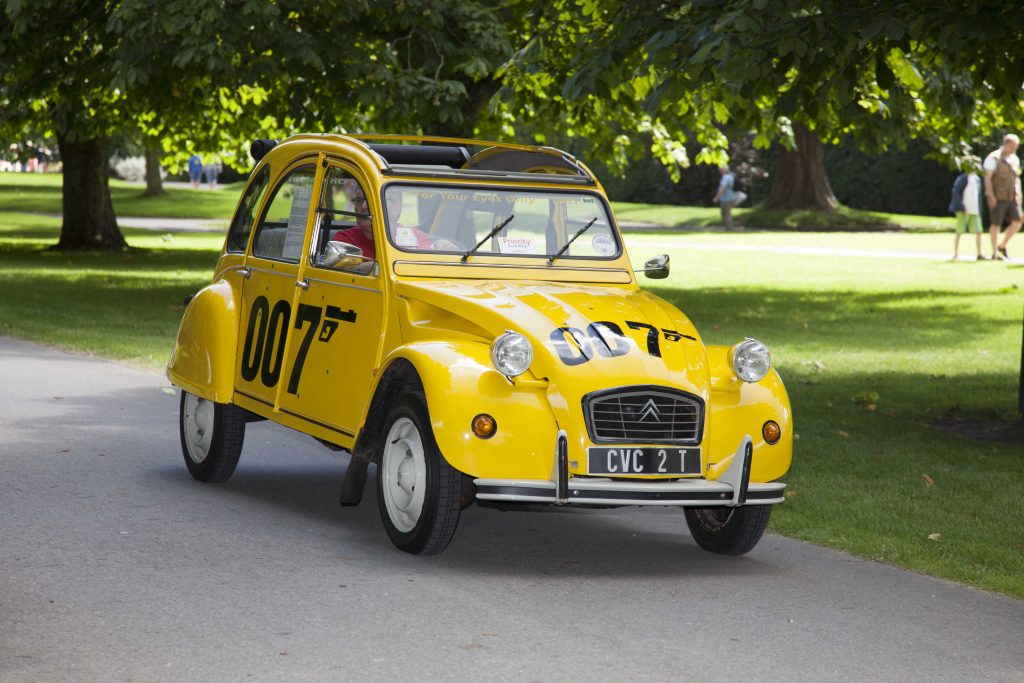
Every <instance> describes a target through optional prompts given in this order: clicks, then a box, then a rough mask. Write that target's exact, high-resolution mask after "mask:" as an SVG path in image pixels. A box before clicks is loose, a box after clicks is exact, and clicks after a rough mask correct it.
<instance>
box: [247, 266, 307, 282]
mask: <svg viewBox="0 0 1024 683" xmlns="http://www.w3.org/2000/svg"><path fill="white" fill-rule="evenodd" d="M288 265H291V266H295V267H296V268H298V264H297V263H289V264H288ZM249 270H250V271H251V272H253V273H266V274H267V275H277V276H280V277H287V278H293V279H294V277H295V273H284V272H281V271H280V270H270V269H269V268H257V267H255V266H250V267H249Z"/></svg>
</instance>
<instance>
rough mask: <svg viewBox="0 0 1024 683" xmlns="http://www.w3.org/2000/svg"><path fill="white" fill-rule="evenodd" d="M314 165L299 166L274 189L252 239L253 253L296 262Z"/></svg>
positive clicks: (303, 230) (311, 185)
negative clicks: (253, 239)
mask: <svg viewBox="0 0 1024 683" xmlns="http://www.w3.org/2000/svg"><path fill="white" fill-rule="evenodd" d="M315 173H316V168H315V167H314V166H313V165H312V164H310V165H308V166H300V167H299V168H297V169H295V170H294V171H292V172H291V173H289V174H288V175H287V177H285V179H284V180H282V181H281V183H280V184H279V185H278V186H277V187H276V188H274V194H272V195H271V196H270V201H269V202H267V208H266V210H265V211H264V212H263V217H262V218H261V219H260V223H259V226H258V227H257V228H256V239H255V241H254V242H253V247H252V253H253V256H261V257H263V258H271V259H277V260H280V261H288V262H290V263H298V262H299V258H300V257H301V255H302V241H303V238H304V237H305V236H306V218H307V217H308V216H309V205H310V202H311V200H312V197H313V176H314V174H315Z"/></svg>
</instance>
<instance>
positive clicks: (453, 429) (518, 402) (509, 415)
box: [382, 341, 558, 479]
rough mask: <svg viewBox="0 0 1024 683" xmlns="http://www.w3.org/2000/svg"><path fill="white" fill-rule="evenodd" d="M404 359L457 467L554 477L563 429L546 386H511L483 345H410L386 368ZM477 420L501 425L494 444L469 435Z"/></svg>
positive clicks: (487, 473)
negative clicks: (416, 376) (415, 375)
mask: <svg viewBox="0 0 1024 683" xmlns="http://www.w3.org/2000/svg"><path fill="white" fill-rule="evenodd" d="M399 358H403V359H405V360H407V361H408V362H410V363H411V364H412V365H413V367H414V368H415V369H416V372H417V373H418V374H419V377H420V381H421V382H422V384H423V391H424V393H425V394H426V399H427V410H428V411H429V413H430V422H431V425H432V427H433V430H434V438H435V439H436V441H437V445H438V447H439V448H440V449H441V453H443V454H444V457H445V459H446V460H447V461H448V463H449V464H450V465H451V466H452V467H454V468H455V469H457V470H459V471H461V472H464V473H465V474H468V475H470V476H472V477H477V478H516V479H550V478H551V476H552V473H553V464H554V457H555V440H556V438H557V431H558V430H557V427H556V425H555V418H554V416H553V414H552V412H551V408H550V406H549V405H548V401H547V398H546V394H545V390H546V383H544V382H539V381H537V380H532V381H527V382H523V381H517V383H516V384H513V383H512V382H509V380H507V379H506V378H505V377H504V376H503V375H502V374H501V373H499V372H498V371H497V370H495V369H494V368H493V367H492V366H491V363H490V347H489V346H488V345H487V344H484V343H481V342H475V341H420V342H413V343H411V344H407V345H405V346H401V347H398V348H397V349H395V351H394V352H392V353H391V354H390V355H389V356H388V359H387V361H386V363H385V367H387V366H389V365H390V364H391V363H393V362H394V361H396V360H398V359H399ZM382 374H383V373H382ZM480 413H487V414H489V415H491V416H492V417H494V419H495V421H496V422H497V425H498V429H497V432H496V433H495V434H494V436H492V437H491V438H489V439H481V438H479V437H477V436H475V435H474V434H473V432H472V429H471V424H472V421H473V418H474V417H476V416H477V415H479V414H480Z"/></svg>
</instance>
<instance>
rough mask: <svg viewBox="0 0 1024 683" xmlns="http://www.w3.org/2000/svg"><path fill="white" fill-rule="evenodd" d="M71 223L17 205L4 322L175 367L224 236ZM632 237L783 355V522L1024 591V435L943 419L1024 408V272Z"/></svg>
mask: <svg viewBox="0 0 1024 683" xmlns="http://www.w3.org/2000/svg"><path fill="white" fill-rule="evenodd" d="M2 180H3V183H7V186H10V183H9V182H8V181H9V177H8V178H2ZM51 191H52V188H51ZM132 191H133V192H137V191H138V190H137V189H133V190H132ZM182 192H184V193H186V194H185V197H186V199H188V200H189V201H188V202H178V203H176V204H174V206H173V208H174V209H175V213H174V214H171V215H173V216H183V215H191V214H185V213H183V212H184V211H191V210H192V209H193V208H194V207H192V206H189V205H188V204H189V203H191V201H192V199H191V198H192V197H194V196H195V195H199V194H207V193H206V192H203V193H199V192H191V191H189V190H182ZM3 194H4V190H3V189H2V188H0V206H2V202H4V201H6V199H5V198H4V196H3ZM209 194H211V195H214V194H220V193H209ZM231 194H233V193H231ZM127 199H129V200H130V199H131V198H130V197H127ZM229 204H230V206H233V204H234V198H233V197H232V198H231V201H230V202H229ZM129 205H130V204H129ZM119 206H121V205H119ZM627 209H628V207H627ZM120 210H123V211H127V210H124V209H120ZM665 210H666V211H676V210H679V209H678V207H667V208H666V209H665ZM230 211H231V208H228V209H227V213H230ZM691 211H695V212H699V211H704V210H703V209H692V210H691ZM226 215H227V214H226V213H224V212H221V213H219V214H216V216H215V217H218V218H223V217H225V216H226ZM621 217H622V218H623V219H628V218H627V216H626V215H623V216H621ZM58 230H59V221H58V220H57V219H53V218H47V217H42V216H35V215H30V214H17V213H11V212H2V211H0V288H2V291H3V292H4V296H3V297H2V298H0V333H2V334H11V335H16V336H19V337H23V338H28V339H36V340H40V341H44V342H47V343H51V344H56V345H60V346H63V347H67V348H73V349H78V350H82V351H86V352H90V353H97V354H102V355H104V356H109V357H112V358H117V359H122V360H127V361H129V362H131V363H134V364H139V365H142V366H145V367H148V368H152V369H159V368H162V366H163V364H164V362H165V361H166V358H167V354H168V352H169V350H170V344H171V340H172V339H173V335H174V332H175V330H176V329H177V324H178V320H179V318H180V316H181V312H182V305H181V304H182V298H183V297H184V296H185V295H187V294H190V293H192V292H194V291H195V290H196V289H198V288H199V287H201V286H202V285H203V284H204V283H206V282H207V281H208V280H209V277H210V275H211V272H212V268H213V265H214V263H215V261H216V256H217V255H216V251H217V249H218V248H219V247H220V245H221V242H222V240H223V238H222V236H221V235H218V234H199V235H181V234H174V235H171V236H169V237H168V236H166V235H163V234H162V233H155V232H148V231H142V230H125V235H126V237H127V239H128V241H129V243H130V244H131V245H132V246H134V247H141V248H143V250H141V251H135V252H132V253H124V254H60V253H54V252H50V251H47V250H45V248H44V247H45V246H47V245H49V244H52V243H54V242H55V241H56V238H57V232H58ZM1019 239H1021V240H1022V242H1021V245H1020V249H1024V237H1022V238H1019ZM627 242H628V244H629V246H630V253H631V256H632V258H633V261H634V262H636V263H639V262H642V261H643V260H645V259H646V258H649V257H650V256H653V255H654V254H657V253H661V252H665V251H668V252H669V253H670V254H671V255H672V259H673V262H672V266H673V272H672V276H671V277H670V278H669V279H667V280H660V281H655V280H647V281H644V286H645V287H646V288H648V289H650V290H652V291H655V292H656V293H658V294H659V295H661V296H663V297H665V298H667V299H669V300H670V301H672V302H673V303H675V304H676V305H678V306H679V307H680V308H681V309H682V310H683V311H685V312H686V313H687V314H688V315H689V316H691V318H692V319H693V320H694V322H695V323H696V325H697V327H698V329H699V330H700V331H701V333H702V334H703V335H704V337H705V340H706V341H708V342H710V343H733V342H735V341H737V340H739V339H741V338H743V337H744V336H746V335H750V336H755V337H758V338H760V339H762V340H763V341H765V342H766V343H768V345H769V347H770V348H771V349H772V350H773V352H774V357H775V361H776V365H777V366H778V367H779V370H780V372H781V373H782V375H783V378H784V379H785V381H786V384H787V387H788V388H789V391H790V394H791V397H792V401H793V408H794V414H795V419H796V432H797V433H798V434H799V440H798V441H797V442H796V457H795V461H794V466H793V469H792V471H791V473H790V476H789V480H788V481H789V484H790V488H789V491H788V498H787V501H786V503H784V504H783V505H781V506H779V507H777V508H776V511H775V513H774V515H773V517H772V523H771V527H770V528H771V529H772V530H773V531H775V532H779V533H784V534H787V535H790V536H794V537H797V538H803V539H807V540H810V541H813V542H815V543H820V544H822V545H826V546H830V547H834V548H837V549H841V550H844V551H847V552H851V553H854V554H857V555H860V556H863V557H868V558H874V559H878V560H880V561H883V562H887V563H891V564H895V565H898V566H902V567H907V568H910V569H913V570H916V571H920V572H925V573H928V574H932V575H935V576H940V577H944V578H948V579H953V580H956V581H961V582H964V583H967V584H970V585H974V586H979V587H982V588H986V589H990V590H996V591H1000V592H1003V593H1007V594H1009V595H1013V596H1016V597H1018V598H1024V444H1014V445H1010V444H1005V443H992V442H983V441H975V440H971V439H969V438H967V437H963V436H959V435H952V434H949V433H945V432H940V431H936V430H935V429H934V428H932V427H931V426H930V423H931V422H932V421H934V420H937V419H939V418H943V417H946V416H952V417H955V418H977V419H988V418H991V417H994V416H997V417H1001V418H1003V419H1019V416H1018V415H1017V414H1016V412H1015V409H1016V400H1017V394H1016V391H1017V379H1018V372H1019V367H1020V366H1019V364H1020V352H1021V337H1020V335H1021V314H1022V307H1024V299H1022V297H1021V292H1022V288H1024V267H1021V266H1017V265H1013V264H1006V263H1002V262H983V263H949V262H942V261H939V260H926V259H916V260H914V259H908V260H897V259H892V258H877V259H876V258H857V257H851V256H841V255H836V254H831V253H819V254H815V253H784V252H782V253H780V252H779V251H775V252H769V251H765V252H763V253H762V252H759V251H757V247H758V246H765V247H786V248H789V247H794V248H795V247H799V248H806V247H818V248H825V249H836V250H841V249H856V250H861V251H878V252H888V253H892V252H914V253H924V254H946V253H949V250H950V247H951V244H952V239H951V236H950V235H949V234H929V233H908V232H900V233H838V232H837V233H807V232H801V233H794V232H738V233H737V232H733V233H700V232H692V233H685V234H633V235H628V236H627ZM962 246H965V247H966V252H965V253H972V252H971V251H970V249H971V247H970V245H969V244H968V245H962ZM1013 251H1014V249H1013V245H1012V244H1011V253H1012V252H1013ZM864 392H875V393H877V394H878V397H877V401H876V404H877V409H876V410H874V411H869V410H867V408H866V406H865V404H864V403H862V402H858V401H857V400H855V399H856V397H857V396H858V395H862V394H863V393H864ZM929 536H931V537H932V539H934V540H930V539H929ZM755 552H756V551H755Z"/></svg>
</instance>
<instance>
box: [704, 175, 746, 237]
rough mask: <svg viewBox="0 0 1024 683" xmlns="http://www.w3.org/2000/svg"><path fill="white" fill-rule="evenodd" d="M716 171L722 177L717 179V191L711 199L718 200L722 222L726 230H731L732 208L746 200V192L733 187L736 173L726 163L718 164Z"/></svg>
mask: <svg viewBox="0 0 1024 683" xmlns="http://www.w3.org/2000/svg"><path fill="white" fill-rule="evenodd" d="M718 171H719V173H721V174H722V179H721V180H719V181H718V191H717V192H715V196H714V198H713V199H712V200H711V201H713V202H718V204H719V206H720V207H721V209H722V223H723V224H724V225H725V227H726V229H727V230H731V229H732V210H733V209H734V208H736V207H737V206H739V205H740V204H742V203H743V202H744V201H746V199H747V193H746V192H740V191H738V190H736V189H735V185H736V174H735V173H733V172H732V171H730V170H729V167H728V166H727V165H725V164H723V165H722V166H719V167H718Z"/></svg>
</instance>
